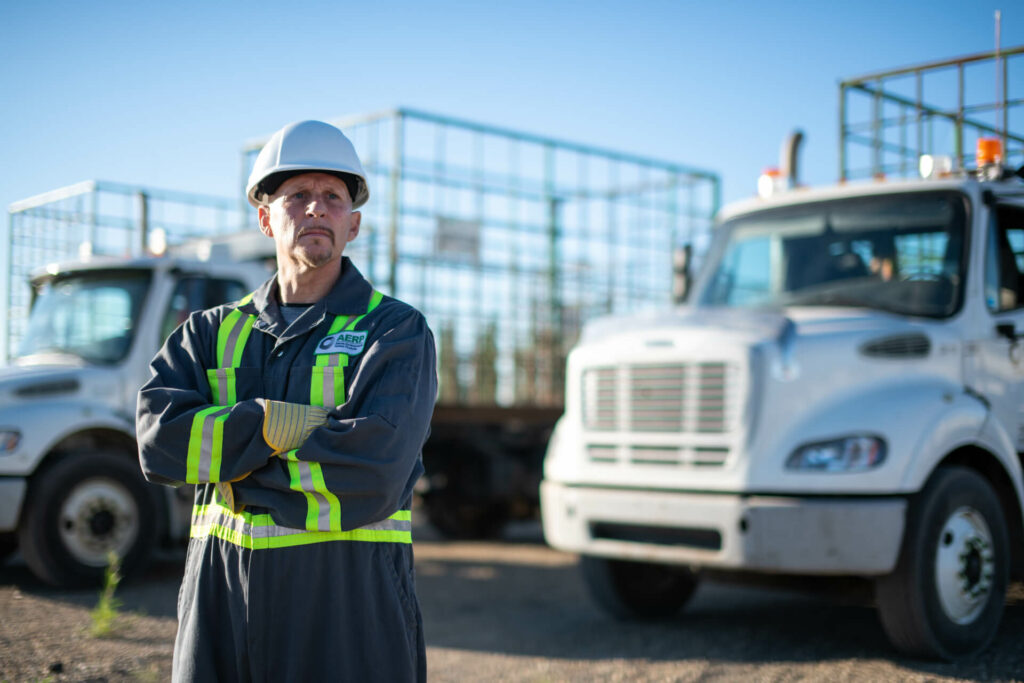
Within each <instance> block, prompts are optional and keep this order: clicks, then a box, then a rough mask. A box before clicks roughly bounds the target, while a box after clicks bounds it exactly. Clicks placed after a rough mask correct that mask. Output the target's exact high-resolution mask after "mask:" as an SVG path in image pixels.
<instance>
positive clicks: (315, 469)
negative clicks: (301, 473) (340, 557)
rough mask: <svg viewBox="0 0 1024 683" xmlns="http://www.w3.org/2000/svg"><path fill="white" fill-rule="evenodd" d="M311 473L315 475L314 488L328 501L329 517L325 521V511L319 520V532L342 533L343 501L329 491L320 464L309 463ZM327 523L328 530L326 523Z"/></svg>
mask: <svg viewBox="0 0 1024 683" xmlns="http://www.w3.org/2000/svg"><path fill="white" fill-rule="evenodd" d="M309 470H310V473H311V474H312V475H313V487H314V488H315V489H316V491H317V493H319V494H320V495H321V496H323V497H324V500H326V501H327V511H326V512H327V515H326V519H323V517H324V515H323V511H322V510H321V516H320V518H318V519H317V526H316V529H317V531H341V501H339V500H338V497H337V496H336V495H334V493H332V492H331V491H329V490H328V489H327V482H325V481H324V471H323V468H322V467H321V466H320V463H318V462H311V463H309ZM325 521H326V522H327V524H326V528H325V524H324V522H325Z"/></svg>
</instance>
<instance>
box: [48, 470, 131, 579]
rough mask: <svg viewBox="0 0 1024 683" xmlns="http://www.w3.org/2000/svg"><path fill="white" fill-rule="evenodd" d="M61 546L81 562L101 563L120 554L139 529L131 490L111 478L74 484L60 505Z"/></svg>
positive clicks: (123, 553) (99, 564)
mask: <svg viewBox="0 0 1024 683" xmlns="http://www.w3.org/2000/svg"><path fill="white" fill-rule="evenodd" d="M59 529H60V535H61V540H62V541H63V543H64V547H65V548H67V550H68V552H69V553H71V555H72V556H73V557H74V558H75V559H76V560H77V561H79V562H81V563H82V564H85V565H88V566H91V567H103V566H106V565H107V563H108V559H107V555H108V554H109V553H110V552H111V551H113V552H115V553H117V554H118V556H120V557H124V555H125V553H126V552H127V551H128V549H129V548H130V547H131V545H132V543H133V542H134V541H135V537H136V536H137V535H138V532H139V510H138V506H137V505H136V504H135V500H134V499H133V498H132V495H131V493H130V492H129V491H128V489H126V488H125V487H124V486H123V485H122V484H121V483H119V482H117V481H114V480H113V479H88V480H86V481H83V482H81V483H79V484H78V485H77V486H75V487H74V488H73V489H72V490H71V493H70V494H69V495H68V497H67V498H66V499H65V500H64V504H63V505H62V506H61V509H60V524H59Z"/></svg>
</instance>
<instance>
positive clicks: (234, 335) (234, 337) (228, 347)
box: [221, 314, 252, 367]
mask: <svg viewBox="0 0 1024 683" xmlns="http://www.w3.org/2000/svg"><path fill="white" fill-rule="evenodd" d="M250 317H252V316H247V315H245V314H242V317H240V318H239V319H238V320H237V321H236V322H235V325H234V327H232V328H231V333H230V334H229V335H228V340H227V342H226V343H225V344H224V357H223V358H222V359H221V364H222V365H224V366H225V367H232V366H234V364H235V363H234V358H235V345H236V344H238V338H239V337H240V336H242V330H243V329H244V328H245V324H246V322H248V318H250Z"/></svg>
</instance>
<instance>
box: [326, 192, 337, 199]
mask: <svg viewBox="0 0 1024 683" xmlns="http://www.w3.org/2000/svg"><path fill="white" fill-rule="evenodd" d="M328 196H329V197H330V198H331V199H339V195H337V194H335V193H333V192H329V193H328Z"/></svg>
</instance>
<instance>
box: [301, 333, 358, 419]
mask: <svg viewBox="0 0 1024 683" xmlns="http://www.w3.org/2000/svg"><path fill="white" fill-rule="evenodd" d="M348 324H349V317H348V316H347V315H339V316H335V318H334V322H332V323H331V329H330V330H329V331H328V334H329V335H331V334H337V333H338V332H341V331H342V330H344V329H346V325H348ZM346 367H348V355H347V354H344V353H319V354H317V356H316V360H315V361H314V365H313V369H312V371H311V372H310V378H309V403H310V405H314V406H320V407H323V408H334V407H336V406H338V405H340V404H342V403H344V402H345V371H344V370H343V369H342V368H346ZM335 368H337V369H335Z"/></svg>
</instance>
